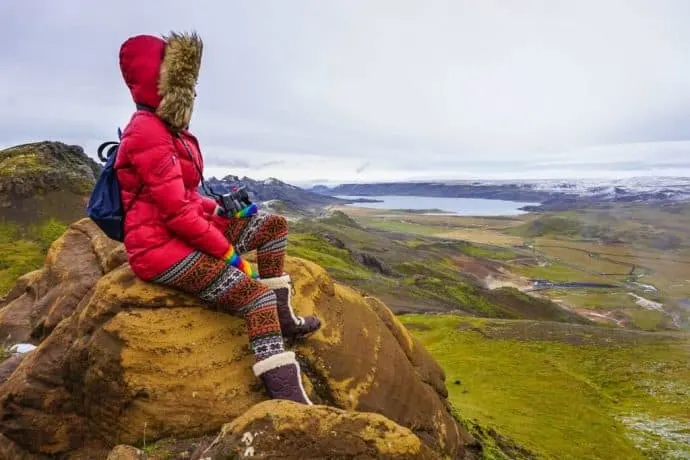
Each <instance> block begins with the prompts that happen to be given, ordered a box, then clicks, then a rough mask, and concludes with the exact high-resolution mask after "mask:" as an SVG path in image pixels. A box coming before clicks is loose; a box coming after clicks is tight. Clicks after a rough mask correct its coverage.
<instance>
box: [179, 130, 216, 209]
mask: <svg viewBox="0 0 690 460" xmlns="http://www.w3.org/2000/svg"><path fill="white" fill-rule="evenodd" d="M175 136H177V138H178V139H180V142H182V145H183V146H184V149H185V150H186V151H187V154H189V158H190V159H191V160H192V163H194V166H195V167H196V170H197V172H198V173H199V176H200V177H201V187H202V188H203V189H204V192H206V194H207V195H209V196H214V197H215V198H216V199H220V198H222V197H221V195H219V194H217V193H216V192H214V191H213V189H210V190H209V188H210V186H209V187H207V186H206V179H204V173H203V172H202V171H201V167H199V165H198V164H197V163H196V160H195V159H194V154H192V151H191V150H190V149H189V146H188V145H187V143H186V142H185V141H184V138H183V137H182V135H181V134H180V133H176V134H175Z"/></svg>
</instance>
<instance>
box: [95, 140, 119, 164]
mask: <svg viewBox="0 0 690 460" xmlns="http://www.w3.org/2000/svg"><path fill="white" fill-rule="evenodd" d="M119 145H120V143H119V142H116V141H109V142H103V143H102V144H101V145H99V146H98V150H97V153H98V159H99V160H101V161H102V162H103V163H105V162H106V161H108V158H109V157H110V155H112V154H113V153H115V151H116V150H117V147H118V146H119ZM108 147H110V148H109V149H108V153H107V154H106V155H105V157H104V156H103V151H104V150H105V149H106V148H108Z"/></svg>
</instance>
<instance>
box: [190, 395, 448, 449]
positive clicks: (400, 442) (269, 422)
mask: <svg viewBox="0 0 690 460" xmlns="http://www.w3.org/2000/svg"><path fill="white" fill-rule="evenodd" d="M244 457H259V458H275V459H277V458H281V459H286V460H289V459H294V460H303V459H307V458H328V459H348V458H386V459H411V458H415V459H419V460H436V459H440V458H441V456H440V455H438V454H436V453H434V452H433V451H432V450H431V449H429V447H427V446H426V445H424V443H422V442H421V441H420V440H419V438H418V437H417V436H415V435H414V433H412V431H410V430H409V429H407V428H403V427H401V426H400V425H398V424H396V423H393V422H392V421H390V420H389V419H387V418H386V417H383V416H382V415H379V414H373V413H366V412H350V411H344V410H342V409H335V408H333V407H327V406H304V405H301V404H296V403H293V402H288V401H266V402H263V403H260V404H257V405H255V406H253V407H252V408H251V409H249V410H248V411H247V412H245V413H244V414H243V415H242V416H240V417H238V418H236V419H235V420H233V422H232V423H228V424H227V425H225V426H224V427H223V429H222V430H221V432H220V434H219V435H218V437H217V438H216V439H215V440H214V441H213V443H212V444H211V445H210V446H209V447H207V448H206V449H203V450H201V449H200V450H199V451H198V452H196V453H195V455H194V456H193V460H199V459H204V458H213V459H226V458H228V459H229V458H244Z"/></svg>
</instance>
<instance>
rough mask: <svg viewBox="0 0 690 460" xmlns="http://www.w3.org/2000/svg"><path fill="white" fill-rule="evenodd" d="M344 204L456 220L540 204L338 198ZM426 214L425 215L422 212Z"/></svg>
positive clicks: (508, 213) (506, 213)
mask: <svg viewBox="0 0 690 460" xmlns="http://www.w3.org/2000/svg"><path fill="white" fill-rule="evenodd" d="M338 198H342V199H345V200H356V199H368V200H380V201H381V202H380V203H352V204H349V205H348V206H352V207H358V208H369V209H406V210H407V209H410V210H415V211H420V212H423V213H424V214H451V215H457V216H517V215H520V214H525V211H520V209H519V208H521V207H523V206H530V205H531V206H538V205H539V203H518V202H516V201H505V200H487V199H485V198H440V197H422V196H342V195H341V196H338ZM424 211H428V212H424Z"/></svg>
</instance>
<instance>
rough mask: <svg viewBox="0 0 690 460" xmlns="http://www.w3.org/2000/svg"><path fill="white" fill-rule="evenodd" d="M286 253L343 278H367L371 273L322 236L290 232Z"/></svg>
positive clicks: (345, 251)
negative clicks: (309, 261) (313, 263)
mask: <svg viewBox="0 0 690 460" xmlns="http://www.w3.org/2000/svg"><path fill="white" fill-rule="evenodd" d="M289 241H290V244H289V245H288V254H290V255H291V256H295V257H301V258H304V259H307V260H311V261H312V262H316V263H317V264H319V265H321V266H323V267H324V268H327V269H328V270H329V271H330V272H332V273H333V274H334V275H335V276H337V277H339V278H341V279H345V280H358V279H363V280H365V279H367V278H370V277H371V276H372V273H371V272H370V271H368V270H367V269H365V268H364V267H362V266H361V265H359V264H357V263H356V262H355V261H354V260H352V257H351V256H350V254H349V253H348V252H347V250H345V249H338V248H336V247H334V246H332V245H331V244H330V243H328V241H326V240H324V239H323V238H321V237H319V236H317V235H313V234H309V233H291V234H290V236H289Z"/></svg>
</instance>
